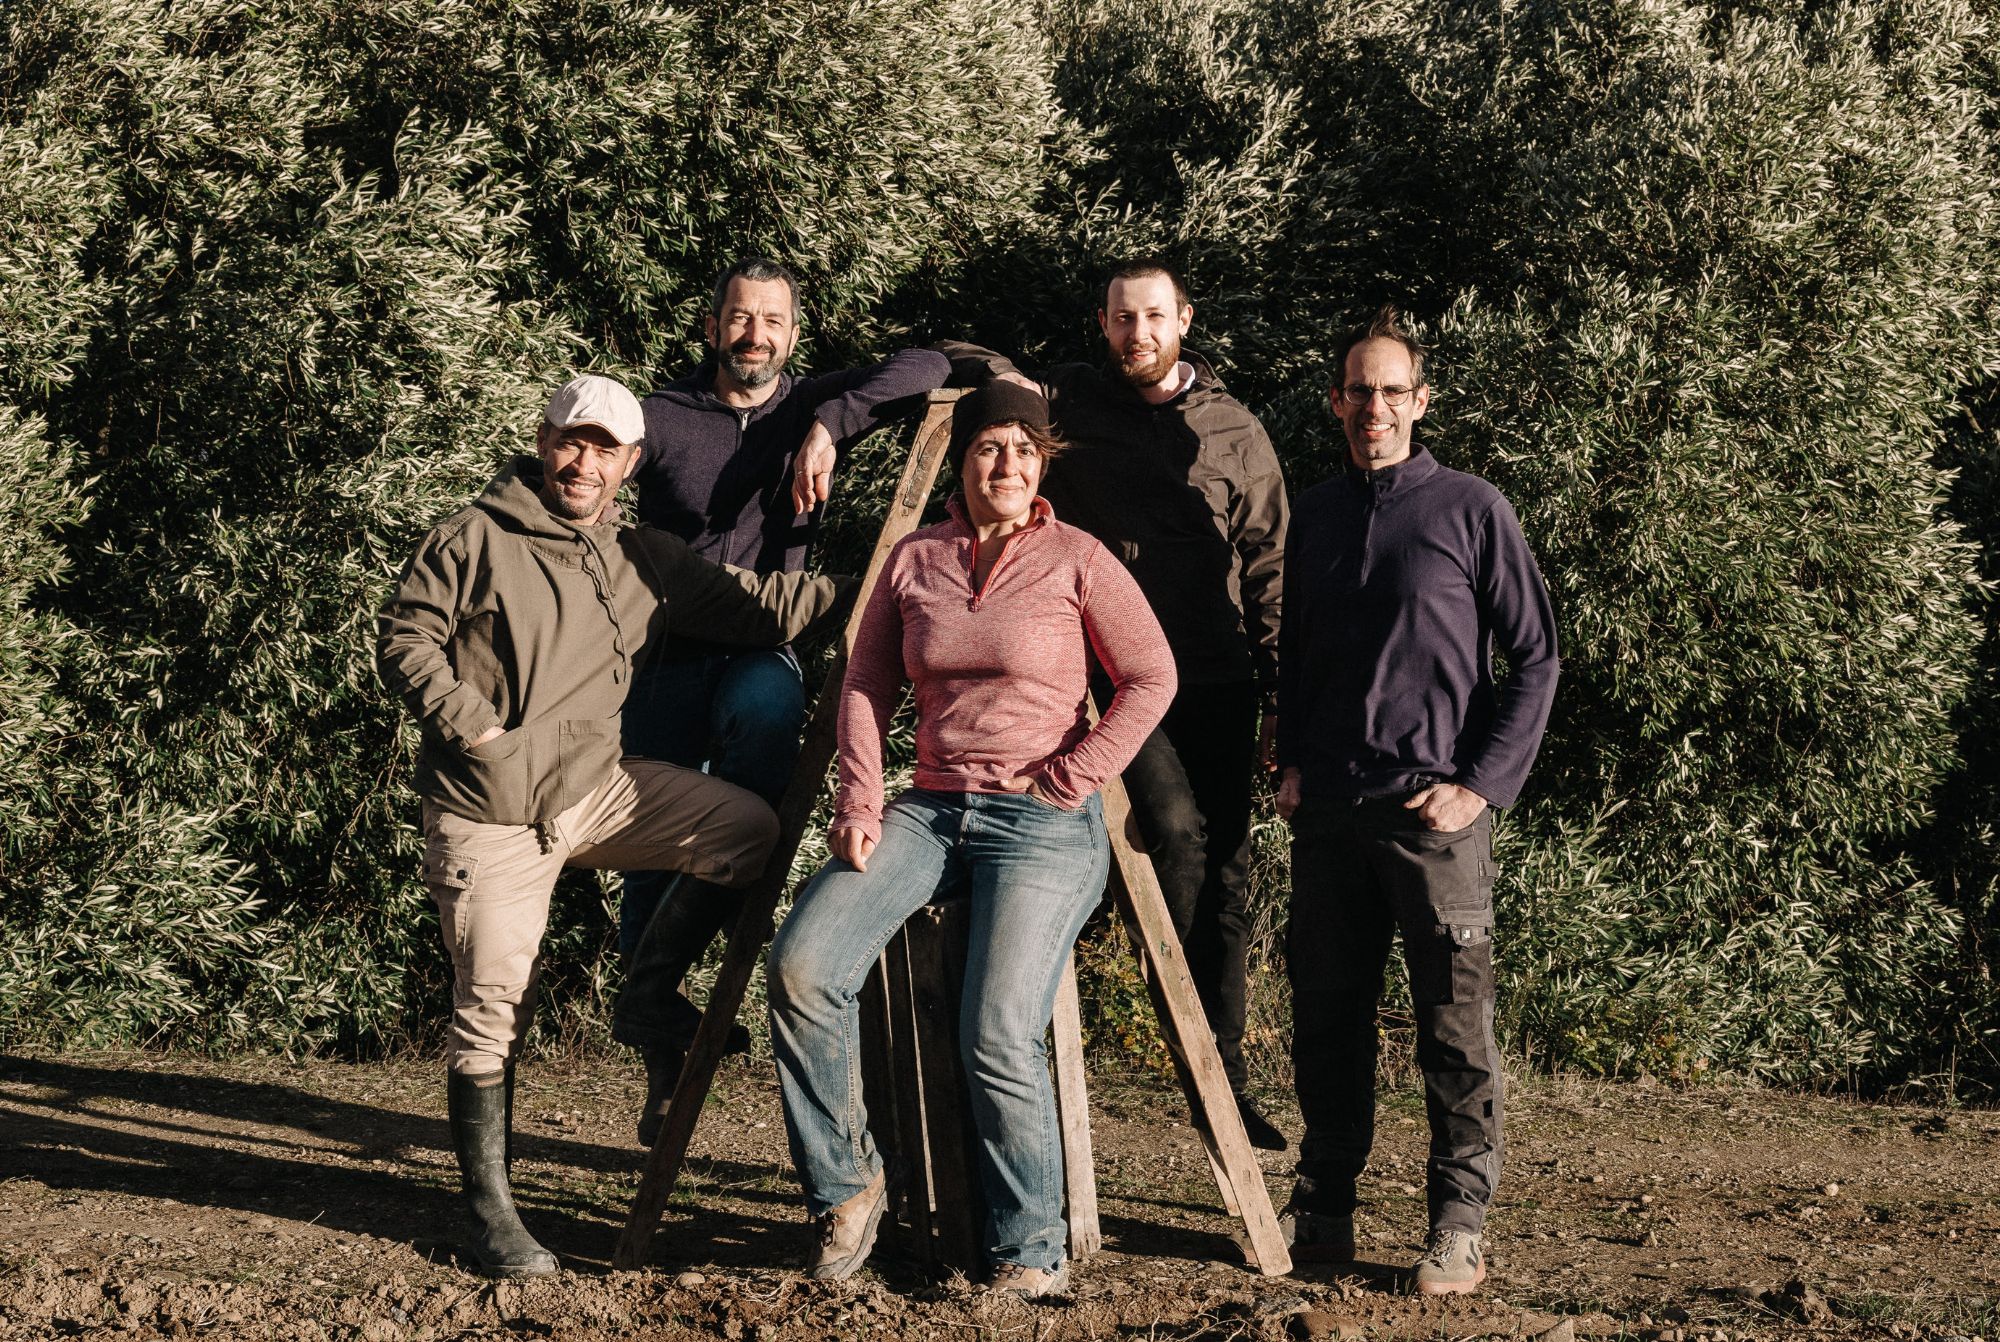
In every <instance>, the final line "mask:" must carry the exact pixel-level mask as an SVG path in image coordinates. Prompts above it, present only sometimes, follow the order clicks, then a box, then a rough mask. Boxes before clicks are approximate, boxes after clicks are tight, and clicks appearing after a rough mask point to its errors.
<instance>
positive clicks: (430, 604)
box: [376, 375, 852, 1277]
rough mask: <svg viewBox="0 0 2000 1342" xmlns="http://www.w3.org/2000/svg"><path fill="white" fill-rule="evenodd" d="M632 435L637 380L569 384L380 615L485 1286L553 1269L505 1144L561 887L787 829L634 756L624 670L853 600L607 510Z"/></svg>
mask: <svg viewBox="0 0 2000 1342" xmlns="http://www.w3.org/2000/svg"><path fill="white" fill-rule="evenodd" d="M641 432H642V421H641V417H640V413H639V402H638V400H637V399H636V398H635V397H634V396H633V395H632V393H631V392H629V391H627V390H626V389H625V388H624V387H622V386H620V385H619V384H618V383H616V382H613V381H612V380H611V379H609V378H604V377H594V376H589V375H586V376H583V377H579V378H577V379H575V380H574V381H572V382H570V383H569V384H568V385H567V386H565V387H563V388H562V390H560V391H558V392H557V393H556V394H555V397H554V398H553V399H552V400H551V401H550V402H549V405H548V409H547V411H546V412H545V414H544V416H543V421H542V424H541V427H540V428H539V429H538V430H537V431H536V434H535V455H534V456H532V457H528V456H521V457H516V458H515V459H514V460H513V462H511V463H510V464H509V465H508V466H506V468H504V469H503V470H502V471H501V472H500V473H499V475H497V476H496V477H494V480H493V482H492V483H491V484H490V485H488V486H487V487H486V491H485V492H484V493H483V494H481V495H480V496H479V498H478V499H477V500H475V501H474V502H473V503H472V505H471V506H470V507H467V508H464V509H461V510H460V511H459V512H457V513H455V514H453V515H452V516H451V517H448V518H446V519H445V520H444V521H443V522H441V523H439V524H438V525H437V526H436V527H435V528H433V529H432V530H431V532H430V534H429V535H427V536H426V537H425V538H424V540H423V542H422V543H421V544H420V545H419V546H418V547H417V552H416V554H415V555H414V556H413V557H412V558H411V559H410V562H409V564H408V565H407V566H406V567H405V568H404V570H403V574H402V577H401V578H400V580H399V581H398V582H397V585H396V590H395V592H394V593H392V594H391V595H390V597H389V599H388V601H387V602H386V603H384V604H383V606H382V611H381V614H380V616H379V617H378V619H377V621H376V664H377V669H378V671H379V673H380V675H381V678H382V683H383V684H384V685H385V686H387V687H388V689H389V690H390V691H391V692H392V693H394V694H395V695H396V696H397V697H398V698H400V699H401V700H402V701H403V705H404V707H405V708H407V709H408V710H409V712H410V716H412V717H413V718H415V719H416V720H417V724H418V726H419V727H420V728H421V744H420V745H419V747H418V750H417V767H416V773H415V779H414V781H415V784H416V790H417V795H418V796H419V797H420V798H422V802H423V810H422V821H423V834H424V881H425V884H426V885H427V886H428V887H429V888H430V893H431V897H432V899H433V900H434V901H436V903H437V907H438V916H439V922H440V924H441V926H442V929H443V932H444V939H445V946H446V949H447V950H448V951H449V952H450V955H451V962H452V976H453V984H452V1018H451V1033H450V1036H449V1044H448V1046H447V1059H446V1066H447V1068H448V1085H447V1089H446V1094H447V1097H448V1111H449V1114H450V1118H451V1137H452V1145H453V1147H454V1149H455V1150H456V1151H457V1153H458V1165H459V1172H460V1175H461V1177H462V1179H463V1183H464V1193H465V1200H466V1206H467V1209H468V1210H469V1211H470V1213H471V1216H472V1240H471V1245H470V1248H471V1256H472V1258H473V1259H474V1260H475V1261H476V1262H477V1264H478V1266H479V1268H480V1269H481V1270H482V1271H484V1272H486V1273H487V1274H488V1275H491V1276H509V1277H511V1276H531V1275H538V1274H541V1273H547V1272H553V1271H555V1269H556V1260H555V1256H554V1255H553V1254H551V1253H549V1252H548V1251H547V1250H546V1249H544V1248H542V1246H541V1245H540V1244H537V1243H536V1242H535V1240H534V1238H533V1237H532V1236H531V1235H529V1233H528V1231H527V1229H526V1228H525V1227H524V1226H523V1225H522V1224H521V1218H520V1216H519V1214H518V1213H517V1212H516V1211H515V1209H514V1200H513V1195H512V1192H511V1190H510V1189H509V1186H508V1182H507V1158H506V1152H507V1145H508V1132H509V1128H510V1125H511V1115H512V1111H513V1100H512V1097H513V1089H514V1085H513V1081H514V1058H515V1055H516V1054H517V1053H518V1052H519V1050H520V1047H521V1041H522V1039H523V1037H524V1036H525V1035H526V1034H527V1030H528V1024H529V1022H530V1020H531V1019H532V1017H533V1014H534V1009H535V981H536V978H537V976H538V973H539V969H540V964H541V940H542V931H543V929H544V928H545V927H546V926H547V924H548V915H549V896H550V893H551V891H552V890H553V889H554V886H555V882H556V877H557V875H558V874H559V873H560V872H561V870H562V868H564V867H566V866H568V867H589V868H598V869H605V868H610V869H617V868H622V867H661V868H667V869H670V870H674V871H681V872H686V873H688V874H689V875H691V876H695V877H699V878H700V879H702V880H706V881H711V882H714V883H715V884H716V885H718V886H722V887H726V888H729V889H739V888H741V887H742V886H744V885H746V884H748V883H749V882H750V881H752V880H755V879H756V877H757V875H758V873H760V872H761V871H762V870H763V868H764V862H765V859H766V858H767V857H768V856H769V854H770V851H771V845H772V844H773V842H774V841H775V840H776V838H777V833H778V822H777V817H776V816H775V815H773V814H772V812H771V808H770V807H769V806H767V805H765V804H764V802H763V801H761V800H759V799H758V798H757V797H756V796H755V795H754V794H752V793H750V792H747V791H745V790H744V789H742V788H740V787H737V786H735V785H734V784H731V783H727V782H724V781H723V780H721V779H719V778H711V777H709V776H708V775H706V774H703V773H701V772H699V771H697V770H694V769H686V768H680V767H677V766H675V765H672V764H664V763H659V762H657V761H654V760H647V759H636V758H631V757H623V758H621V756H622V755H623V751H622V749H621V747H620V744H619V710H620V708H621V707H622V706H623V704H624V702H625V694H626V690H627V689H628V688H629V686H630V685H631V681H632V668H633V666H634V665H635V664H636V663H637V662H638V661H639V659H640V658H641V657H642V656H643V654H644V652H645V650H646V649H647V648H648V647H649V646H650V645H652V644H653V643H655V642H657V641H658V640H659V639H661V638H664V637H666V636H668V635H669V634H676V633H678V634H685V635H688V636H692V637H699V638H704V639H713V640H716V641H718V642H723V643H729V644H734V645H739V646H746V647H764V648H774V647H778V646H781V645H783V644H784V643H785V642H787V641H788V640H790V639H793V638H796V637H798V636H799V635H800V634H801V633H803V632H804V631H805V630H806V629H807V628H808V627H810V626H811V625H813V624H814V623H815V622H816V621H817V620H818V619H819V618H820V617H821V616H823V615H826V614H827V613H828V612H829V611H830V610H831V609H832V608H833V607H834V606H835V604H836V601H837V598H838V597H839V595H840V594H841V593H842V592H843V591H846V590H850V589H851V587H852V584H851V582H848V581H845V580H836V579H833V578H824V577H813V576H811V575H808V574H805V573H773V574H768V575H766V576H765V577H762V578H757V577H755V576H754V575H751V574H747V573H743V572H740V571H738V570H735V569H728V568H724V567H723V566H722V565H720V564H714V563H710V562H709V561H708V560H706V559H703V558H701V557H700V556H699V555H696V554H695V553H694V552H693V551H691V550H690V549H689V548H688V547H687V546H686V545H685V544H684V543H683V542H681V541H680V540H678V539H676V538H675V537H673V536H669V535H667V534H666V533H664V532H659V531H654V530H652V529H651V528H649V527H634V526H630V525H627V524H625V523H624V522H623V521H622V519H621V518H620V516H619V512H618V505H617V503H616V502H614V496H615V495H616V494H617V492H618V487H619V486H620V485H621V484H622V483H624V481H625V479H626V477H628V476H629V475H631V474H632V471H633V468H634V466H635V465H636V463H637V461H638V454H639V437H640V435H641ZM673 988H674V985H673V984H672V983H668V984H666V985H664V987H663V988H662V987H661V986H660V985H659V984H657V983H649V982H645V981H634V982H633V983H631V984H629V985H628V986H627V989H626V993H627V996H628V997H630V998H632V999H633V1001H634V1002H635V1003H640V1002H643V1003H647V1004H650V1009H651V1011H652V1013H653V1016H654V1017H655V1018H656V1019H657V1018H658V1017H659V1015H660V1014H661V1011H662V1008H661V1006H660V1003H661V1001H662V999H663V997H665V996H668V995H671V994H672V991H673ZM660 1028H666V1025H665V1024H662V1025H661V1026H660Z"/></svg>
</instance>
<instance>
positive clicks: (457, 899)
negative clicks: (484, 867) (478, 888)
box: [424, 847, 479, 971]
mask: <svg viewBox="0 0 2000 1342" xmlns="http://www.w3.org/2000/svg"><path fill="white" fill-rule="evenodd" d="M478 879H479V859H478V858H476V857H473V856H472V855H471V854H469V853H467V852H465V851H463V850H462V849H454V848H446V847H438V848H429V849H426V850H425V852H424V884H425V885H427V886H429V887H430V892H431V902H432V903H434V904H436V905H437V911H438V925H439V927H440V928H441V930H442V931H443V933H444V944H445V949H446V950H448V951H449V952H450V953H451V961H452V967H453V969H454V971H461V970H462V969H463V966H464V962H465V957H466V952H467V949H468V948H467V946H466V942H467V940H468V937H469V934H468V932H467V930H466V928H467V925H468V923H469V922H470V921H471V918H470V912H469V910H468V909H467V908H466V906H467V905H468V904H470V903H471V902H472V888H473V883H474V882H475V881H477V880H478Z"/></svg>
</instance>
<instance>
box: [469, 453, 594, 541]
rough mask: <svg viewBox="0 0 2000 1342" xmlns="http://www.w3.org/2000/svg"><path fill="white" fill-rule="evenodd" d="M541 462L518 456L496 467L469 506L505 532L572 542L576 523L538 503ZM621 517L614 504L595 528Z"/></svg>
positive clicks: (540, 502) (539, 497)
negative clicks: (490, 518) (496, 521)
mask: <svg viewBox="0 0 2000 1342" xmlns="http://www.w3.org/2000/svg"><path fill="white" fill-rule="evenodd" d="M541 491H542V463H541V460H540V458H538V457H530V456H518V457H515V458H514V459H513V460H512V461H510V462H508V463H507V464H506V465H505V466H503V467H501V468H500V473H499V474H498V475H496V476H494V477H493V479H492V482H491V483H489V484H488V485H487V486H486V489H485V491H484V492H482V493H481V494H480V496H479V497H478V498H477V499H474V500H473V503H472V506H473V507H475V508H477V509H479V510H480V511H481V512H484V513H488V514H490V515H491V516H492V517H494V518H495V519H497V520H498V521H499V522H500V524H501V525H502V526H504V527H506V528H507V530H509V531H512V532H516V533H518V534H520V535H524V536H541V537H543V538H545V539H548V540H560V541H573V540H575V539H576V533H577V530H578V528H579V524H578V523H575V522H572V521H570V520H569V519H567V518H563V517H557V516H556V515H555V514H554V513H552V512H550V511H549V508H548V505H547V504H545V503H543V502H542V492H541ZM623 517H624V514H623V513H622V512H621V511H620V510H619V507H618V504H617V502H616V501H614V502H613V503H612V504H611V506H610V507H609V508H607V509H605V510H604V516H603V517H602V518H600V519H599V520H598V522H597V525H598V526H601V527H602V526H612V525H615V524H616V523H618V522H619V521H621V520H622V519H623Z"/></svg>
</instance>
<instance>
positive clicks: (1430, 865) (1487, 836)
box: [1394, 810, 1493, 928]
mask: <svg viewBox="0 0 2000 1342" xmlns="http://www.w3.org/2000/svg"><path fill="white" fill-rule="evenodd" d="M1491 815H1492V812H1491V811H1490V810H1489V811H1483V812H1481V813H1480V816H1479V818H1478V819H1477V820H1475V821H1473V822H1472V823H1471V824H1470V825H1467V826H1466V827H1465V828H1464V829H1458V830H1448V831H1440V830H1434V829H1426V828H1424V827H1422V826H1421V825H1419V826H1418V827H1416V828H1414V829H1408V830H1402V831H1400V832H1398V833H1397V834H1395V835H1394V839H1395V842H1396V844H1397V846H1398V847H1400V848H1401V849H1403V851H1404V852H1405V853H1406V854H1407V855H1408V860H1409V861H1410V862H1411V864H1412V865H1414V866H1415V867H1416V868H1417V871H1418V873H1419V874H1418V877H1417V879H1418V880H1419V882H1420V883H1421V886H1422V888H1423V892H1424V895H1423V897H1424V902H1425V903H1426V904H1428V905H1429V907H1430V908H1431V909H1432V910H1433V911H1435V912H1436V914H1437V916H1438V921H1439V922H1457V923H1460V924H1468V925H1469V924H1474V923H1478V922H1481V921H1483V924H1484V925H1485V926H1486V927H1488V928H1491V927H1492V926H1493V917H1492V909H1493V826H1492V824H1491V822H1490V820H1489V817H1490V816H1491ZM1449 915H1459V916H1457V917H1451V916H1449ZM1473 915H1482V917H1478V918H1476V917H1474V916H1473Z"/></svg>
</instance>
